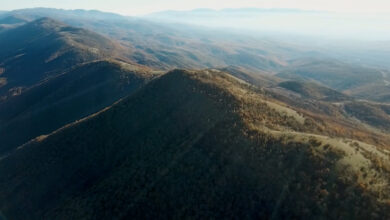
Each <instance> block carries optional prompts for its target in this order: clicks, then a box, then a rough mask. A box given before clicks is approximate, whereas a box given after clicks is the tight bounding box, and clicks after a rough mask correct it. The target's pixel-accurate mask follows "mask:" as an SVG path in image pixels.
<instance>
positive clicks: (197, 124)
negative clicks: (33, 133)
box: [0, 70, 390, 219]
mask: <svg viewBox="0 0 390 220" xmlns="http://www.w3.org/2000/svg"><path fill="white" fill-rule="evenodd" d="M335 123H336V122H335ZM337 123H339V125H340V123H342V122H340V121H339V122H337ZM334 125H335V124H334V122H330V121H328V120H326V119H323V121H320V120H314V118H313V116H312V115H310V114H308V113H307V112H305V111H303V110H295V109H294V108H291V107H288V105H286V104H284V103H282V102H280V101H278V100H275V99H274V98H272V97H271V96H269V95H267V93H266V92H264V91H262V90H261V89H259V88H258V87H254V86H253V85H250V84H248V83H246V82H244V81H242V80H240V79H237V78H236V77H233V76H231V75H230V74H227V73H224V72H221V71H219V70H204V71H185V70H174V71H171V72H169V73H167V74H165V75H163V76H161V77H159V78H157V79H155V80H153V81H151V82H150V83H148V84H147V85H146V86H144V87H143V88H141V89H140V90H138V91H137V92H136V93H134V94H133V95H130V96H129V97H127V98H126V99H123V100H121V101H120V102H118V103H116V104H114V105H112V106H111V107H109V108H107V109H105V110H103V111H101V112H99V113H97V114H94V115H91V116H89V117H87V118H85V119H83V120H80V121H78V122H75V123H72V124H69V125H67V126H65V127H63V128H61V129H59V130H57V131H55V132H53V133H52V134H50V135H48V136H42V137H38V138H36V139H34V140H32V141H30V142H29V143H26V144H25V145H23V146H21V147H20V148H19V149H18V150H16V151H15V152H13V153H12V154H10V155H8V156H6V157H4V158H2V159H1V160H0V173H2V175H1V176H0V210H1V212H2V214H3V215H4V216H5V217H7V218H10V219H26V218H29V219H69V218H73V219H105V218H114V219H129V218H133V219H134V218H139V219H141V218H143V219H145V218H157V217H158V218H166V219H182V218H197V219H199V218H233V217H234V218H261V219H286V218H308V219H309V218H310V219H321V218H324V219H325V218H327V219H337V218H343V219H383V218H385V219H386V218H388V217H389V213H390V212H389V211H390V210H389V209H390V203H389V201H390V200H389V199H390V198H389V196H390V194H389V190H390V189H389V181H390V175H389V172H390V164H389V161H388V156H389V153H388V151H387V150H386V149H387V148H388V146H385V145H386V143H387V144H388V141H387V140H386V136H383V137H381V139H378V140H379V141H382V144H384V145H377V146H374V145H373V144H372V143H367V142H366V143H364V141H358V140H356V138H358V133H359V132H358V130H356V128H351V130H350V131H348V130H344V132H341V131H338V132H336V131H337V129H338V128H337V126H334ZM347 133H348V134H350V137H355V138H346V137H345V136H346V134H347ZM331 134H332V135H331ZM367 141H368V142H370V141H369V140H367ZM26 195H28V196H26Z"/></svg>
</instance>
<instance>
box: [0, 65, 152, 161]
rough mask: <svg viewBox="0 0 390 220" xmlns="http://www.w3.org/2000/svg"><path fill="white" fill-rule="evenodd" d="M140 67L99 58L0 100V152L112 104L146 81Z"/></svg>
mask: <svg viewBox="0 0 390 220" xmlns="http://www.w3.org/2000/svg"><path fill="white" fill-rule="evenodd" d="M152 77H153V75H152V74H151V73H150V71H149V70H148V69H145V68H143V67H139V66H135V65H130V64H125V63H121V62H116V61H98V62H92V63H88V64H83V65H79V66H77V67H75V68H73V69H72V70H69V71H66V72H64V73H62V74H60V75H57V76H55V77H52V78H50V79H47V80H46V81H44V82H42V83H40V84H37V85H35V86H33V87H31V88H28V89H26V90H25V91H24V92H23V93H22V94H20V95H18V96H12V97H9V98H8V99H7V100H5V101H3V102H0V139H1V142H0V153H1V154H3V153H5V152H7V151H9V150H12V149H13V148H15V147H17V146H19V145H21V144H24V143H25V142H27V141H28V140H30V139H32V138H35V137H37V136H39V135H43V134H48V133H51V132H52V131H54V130H56V129H58V128H60V127H61V126H64V125H66V124H68V123H71V122H73V121H75V120H78V119H81V118H83V117H86V116H88V115H90V114H92V113H95V112H97V111H100V110H101V109H103V108H105V107H107V106H110V105H112V104H113V103H114V102H116V101H118V100H119V99H120V98H123V97H124V96H127V95H129V94H131V93H132V92H134V91H136V90H137V89H138V88H140V87H142V86H143V85H144V84H146V82H147V81H149V80H150V79H151V78H152Z"/></svg>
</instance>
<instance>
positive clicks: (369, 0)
mask: <svg viewBox="0 0 390 220" xmlns="http://www.w3.org/2000/svg"><path fill="white" fill-rule="evenodd" d="M33 7H48V8H63V9H97V10H101V11H111V12H116V13H120V14H124V15H142V14H147V13H151V12H156V11H163V10H191V9H195V8H212V9H222V8H246V7H256V8H295V9H303V10H320V11H335V12H363V13H383V12H388V13H390V0H0V10H13V9H20V8H33Z"/></svg>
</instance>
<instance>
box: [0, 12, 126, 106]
mask: <svg viewBox="0 0 390 220" xmlns="http://www.w3.org/2000/svg"><path fill="white" fill-rule="evenodd" d="M0 47H1V48H2V50H1V51H0V77H1V80H0V81H1V82H0V96H1V97H2V99H5V98H6V96H12V95H16V94H19V93H20V91H21V90H23V89H25V88H26V87H29V86H32V85H34V84H36V83H39V82H40V81H42V80H44V79H46V78H48V77H51V76H55V75H57V74H60V73H61V72H64V71H65V70H66V69H69V68H71V67H72V66H74V65H76V64H80V63H85V62H91V61H94V60H100V59H104V58H111V59H115V58H116V59H122V60H125V61H128V59H126V57H125V56H123V54H126V53H127V52H128V49H125V48H122V47H121V46H120V45H119V44H118V43H116V42H114V41H112V40H110V39H108V38H106V37H103V36H101V35H99V34H96V33H94V32H91V31H88V30H85V29H80V28H74V27H71V26H68V25H65V24H64V23H61V22H58V21H55V20H53V19H50V18H42V19H39V20H35V21H33V22H30V23H27V24H25V25H23V26H20V27H17V28H14V29H10V30H8V31H5V32H2V33H0Z"/></svg>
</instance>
